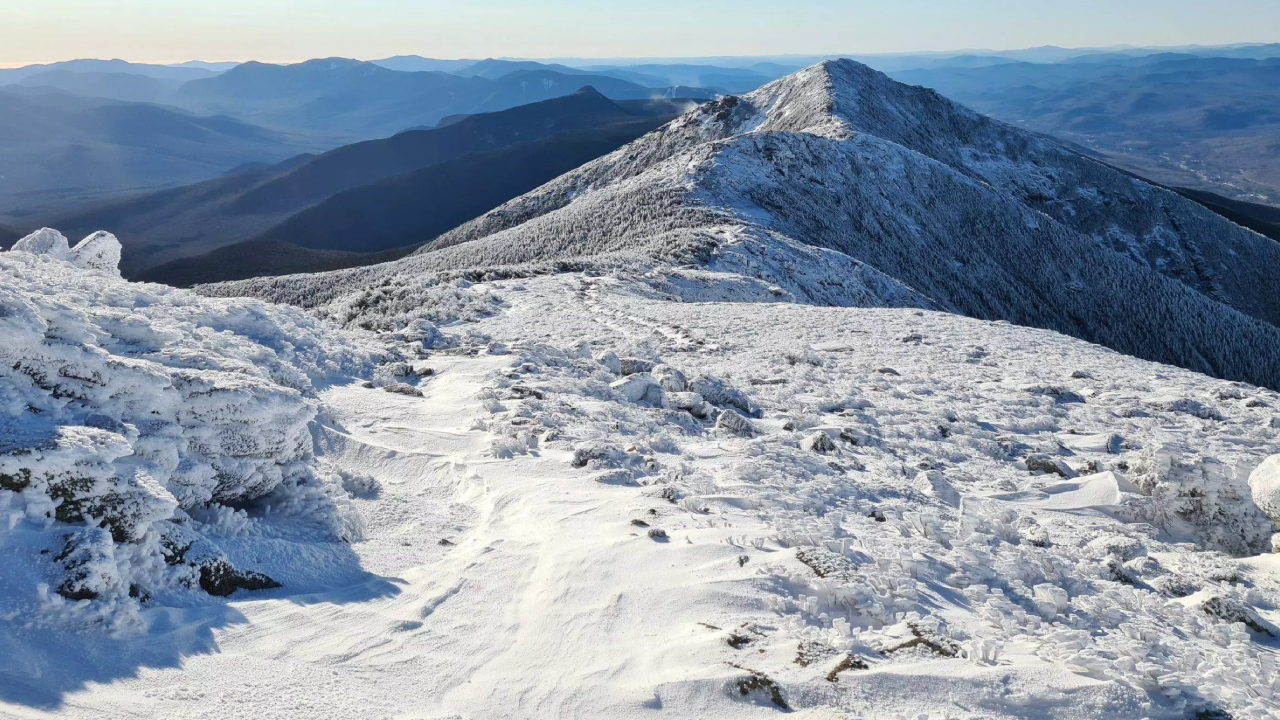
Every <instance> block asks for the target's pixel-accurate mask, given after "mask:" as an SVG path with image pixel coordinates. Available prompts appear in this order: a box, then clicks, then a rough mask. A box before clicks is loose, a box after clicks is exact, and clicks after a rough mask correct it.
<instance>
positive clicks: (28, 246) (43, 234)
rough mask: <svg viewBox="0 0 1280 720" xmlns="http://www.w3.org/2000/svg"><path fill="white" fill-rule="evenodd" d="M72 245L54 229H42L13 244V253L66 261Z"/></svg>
mask: <svg viewBox="0 0 1280 720" xmlns="http://www.w3.org/2000/svg"><path fill="white" fill-rule="evenodd" d="M70 250H71V245H70V244H69V243H68V242H67V238H66V236H64V235H63V234H62V233H60V232H58V231H57V230H54V229H52V228H40V229H39V230H37V231H35V232H33V233H31V234H30V235H28V236H26V237H24V238H22V239H21V240H19V241H17V242H16V243H14V244H13V248H12V251H13V252H24V253H31V254H32V255H47V256H48V257H51V258H54V259H55V260H66V259H67V253H68V252H70Z"/></svg>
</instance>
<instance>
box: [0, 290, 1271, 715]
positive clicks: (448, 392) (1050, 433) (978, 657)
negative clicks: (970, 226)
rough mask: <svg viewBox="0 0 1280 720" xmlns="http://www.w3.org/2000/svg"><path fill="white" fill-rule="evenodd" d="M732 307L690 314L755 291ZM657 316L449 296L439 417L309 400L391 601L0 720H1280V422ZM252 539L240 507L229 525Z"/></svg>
mask: <svg viewBox="0 0 1280 720" xmlns="http://www.w3.org/2000/svg"><path fill="white" fill-rule="evenodd" d="M713 275H714V274H713V273H709V272H706V271H699V272H698V273H694V272H693V271H687V272H686V275H684V276H682V284H680V285H679V287H674V288H668V290H674V291H675V292H680V293H684V292H686V291H688V287H689V284H690V283H692V284H694V285H696V286H697V287H698V288H703V290H700V292H702V291H705V288H708V287H713V286H714V287H720V288H733V287H735V285H734V283H735V282H736V281H735V280H734V278H733V276H723V277H721V278H719V279H720V280H721V281H722V282H720V283H716V280H717V278H715V277H713ZM663 281H664V282H670V280H669V278H664V279H663ZM654 282H655V278H648V279H644V278H609V277H599V276H594V277H593V276H591V275H586V274H582V273H566V274H559V275H551V276H543V277H537V278H530V279H509V280H502V281H496V282H490V283H486V284H483V285H472V286H469V287H467V286H466V283H461V284H459V285H457V286H455V287H454V288H453V290H454V292H455V295H454V298H455V301H457V302H458V306H459V307H461V306H467V307H484V308H487V310H488V312H487V314H485V315H480V314H476V315H474V316H472V317H470V319H467V320H464V321H460V322H458V323H456V324H455V325H453V326H452V327H449V328H446V330H445V334H444V335H443V336H441V337H436V336H435V335H434V334H433V333H430V332H429V329H428V328H424V327H422V326H419V327H417V328H415V329H414V330H413V332H411V333H408V334H399V335H395V334H393V335H388V336H384V339H383V341H384V342H385V343H387V348H388V351H389V352H396V353H405V354H408V350H409V349H410V348H411V347H415V346H413V345H412V344H411V343H410V344H406V341H410V340H414V339H418V340H419V341H420V340H421V339H426V340H428V344H429V345H432V346H434V347H439V348H443V349H440V350H425V351H422V350H421V348H422V347H423V346H422V345H418V346H416V347H418V348H419V349H420V350H419V352H421V353H422V354H424V355H426V356H427V357H426V358H424V359H421V360H418V361H415V362H416V363H417V364H419V365H422V364H427V365H430V367H431V368H432V369H433V373H432V374H431V375H429V376H427V377H424V378H421V379H418V380H410V381H409V382H410V383H412V385H413V387H414V388H415V389H416V391H417V392H418V393H421V395H422V396H421V397H419V396H417V395H416V394H415V393H412V392H400V393H387V392H384V391H382V390H379V389H376V388H365V387H362V386H361V385H360V384H359V383H351V384H346V385H331V386H328V387H323V388H321V389H320V390H319V391H318V393H317V396H316V399H317V400H318V401H319V402H320V403H321V404H322V405H323V407H324V412H323V414H322V416H321V417H319V418H318V421H317V423H316V425H317V429H316V432H315V438H316V443H315V447H316V452H317V453H319V454H320V456H321V458H322V459H323V460H324V462H325V463H329V464H331V467H333V468H334V469H335V471H341V473H343V475H344V476H345V477H346V478H347V479H348V481H347V483H346V489H347V494H348V495H349V496H350V500H349V502H350V503H351V504H352V505H353V506H354V507H355V508H356V509H357V510H358V511H359V513H360V515H361V516H362V518H363V525H364V529H365V534H364V539H363V540H361V541H359V542H355V543H353V544H351V545H350V550H351V552H352V553H353V554H354V555H355V557H356V558H357V559H358V562H359V565H360V567H361V568H362V569H363V570H364V571H365V572H367V573H369V574H370V576H366V577H360V576H351V577H345V576H340V577H338V578H333V577H329V578H323V579H322V581H321V582H317V583H311V584H301V585H299V586H298V587H291V583H290V582H289V581H286V582H285V583H284V584H285V587H284V588H282V589H278V590H273V591H268V592H267V593H258V594H257V595H258V598H255V597H254V595H252V594H251V595H240V596H236V597H235V598H233V599H232V600H233V601H234V602H233V603H232V604H231V606H230V608H228V610H230V609H234V612H228V611H223V610H219V609H218V607H217V606H194V607H193V606H191V605H190V602H189V601H187V603H186V604H184V603H180V602H174V601H173V600H170V599H168V598H165V599H153V600H151V601H150V602H148V603H147V604H146V605H145V606H144V607H143V608H142V609H141V611H140V618H141V619H142V621H143V623H144V627H145V630H144V631H143V634H142V635H141V636H138V635H129V636H122V637H120V638H118V639H112V638H110V637H104V636H103V635H102V634H100V633H88V634H83V635H80V636H77V637H75V638H74V640H73V641H72V640H64V643H65V644H64V645H62V646H60V647H62V648H65V647H67V646H73V647H77V648H80V649H82V650H83V651H84V652H85V653H87V654H88V655H90V656H92V657H95V658H102V657H111V658H114V659H113V660H112V661H111V662H107V661H104V660H101V659H99V660H96V661H95V662H94V663H93V665H92V667H93V672H88V671H84V670H81V669H80V668H79V666H74V665H73V669H74V670H78V672H76V671H70V672H69V671H66V670H63V671H62V672H48V674H46V675H45V676H42V677H39V678H35V677H32V676H31V674H30V671H27V670H25V669H24V668H25V667H26V665H24V664H23V661H21V660H14V661H11V662H9V664H7V665H4V664H0V677H3V678H4V679H5V681H6V683H9V684H10V685H6V684H2V683H0V687H9V686H11V684H12V683H13V678H15V677H16V678H21V681H22V683H25V684H26V686H28V687H32V688H36V689H37V690H39V691H43V692H46V693H48V692H50V690H51V689H56V690H58V691H59V692H57V693H56V694H55V698H56V700H47V701H45V702H44V703H40V702H36V701H32V700H30V699H29V698H30V697H32V695H33V694H34V692H35V691H32V693H30V694H28V695H23V694H22V693H20V692H14V691H12V690H10V691H8V692H6V691H4V690H0V700H4V701H6V702H7V703H8V704H7V705H0V708H4V709H5V710H8V711H9V712H11V713H12V714H14V715H15V716H17V717H51V716H57V717H85V718H88V717H104V716H105V717H126V716H135V715H143V716H152V717H166V718H225V717H227V716H228V715H229V714H230V715H231V716H236V714H240V715H246V716H248V715H252V716H255V717H281V718H312V717H392V718H400V717H406V718H410V717H411V718H455V717H461V718H622V717H649V716H653V717H673V718H724V719H726V720H728V719H733V720H738V719H741V718H753V717H769V716H773V715H776V714H779V713H782V712H784V711H788V710H789V711H791V713H792V714H795V715H796V716H798V717H808V718H824V719H825V718H860V717H894V716H897V717H920V716H921V714H923V715H924V716H925V717H930V718H963V719H970V718H975V719H976V718H1026V719H1030V718H1037V719H1039V718H1078V719H1080V720H1084V719H1086V718H1098V717H1107V718H1133V719H1134V720H1138V719H1139V718H1160V719H1165V718H1167V719H1169V720H1175V719H1176V720H1181V719H1182V718H1186V717H1195V716H1196V714H1197V713H1200V712H1204V713H1206V715H1202V717H1225V716H1226V715H1224V714H1222V713H1229V714H1230V716H1231V717H1237V718H1242V717H1257V718H1264V717H1272V716H1274V715H1275V713H1276V712H1277V711H1280V705H1278V704H1277V701H1276V698H1277V693H1278V692H1280V674H1277V662H1276V660H1277V658H1276V654H1277V647H1276V641H1275V639H1274V637H1273V635H1272V634H1273V633H1280V630H1278V629H1277V623H1280V563H1276V562H1274V561H1273V560H1272V558H1273V557H1276V556H1271V555H1262V556H1252V554H1253V553H1256V552H1259V551H1263V550H1266V549H1267V547H1268V545H1269V540H1270V534H1271V533H1272V532H1274V530H1275V527H1274V525H1273V524H1272V522H1271V521H1270V520H1269V519H1268V518H1267V517H1266V516H1265V515H1263V514H1262V513H1261V512H1260V511H1259V509H1258V507H1257V505H1256V504H1254V502H1253V501H1252V499H1251V496H1250V492H1249V485H1248V478H1249V476H1250V471H1251V470H1252V469H1253V467H1254V466H1256V465H1258V464H1259V463H1260V462H1261V461H1262V460H1263V459H1264V458H1265V457H1266V456H1268V455H1271V454H1274V453H1277V452H1280V430H1277V429H1276V426H1277V425H1280V420H1278V419H1277V418H1278V415H1277V413H1278V412H1280V395H1277V394H1276V393H1274V392H1271V391H1268V390H1262V389H1258V388H1255V387H1250V386H1247V385H1242V384H1236V383H1229V382H1225V381H1220V380H1214V379H1210V378H1207V377H1205V376H1202V375H1197V374H1194V373H1191V372H1188V371H1184V370H1180V369H1175V368H1170V367H1167V366H1161V365H1156V364H1152V363H1148V362H1143V361H1140V360H1135V359H1133V358H1128V357H1125V356H1122V355H1119V354H1117V353H1114V352H1112V351H1109V350H1106V349H1103V348H1100V347H1097V346H1093V345H1089V344H1086V343H1082V342H1079V341H1076V340H1072V339H1069V338H1066V337H1063V336H1061V335H1057V334H1055V333H1052V332H1048V331H1043V330H1032V329H1027V328H1020V327H1016V326H1012V325H1009V324H1005V323H989V322H983V321H977V320H971V319H966V318H962V317H959V316H956V315H953V314H945V313H939V312H932V311H918V310H911V309H886V310H873V309H850V308H821V307H812V306H805V305H802V304H795V303H772V304H768V305H761V304H749V303H741V302H716V303H690V302H677V301H676V300H677V298H678V297H679V296H678V295H674V294H669V293H668V292H665V291H658V290H655V289H654V288H653V283H654ZM179 297H181V296H179ZM464 298H465V299H466V300H467V301H466V302H462V299H464ZM277 312H282V313H283V312H284V311H277ZM328 332H329V333H332V338H329V339H325V340H323V342H325V343H334V342H338V340H335V339H333V338H342V337H344V333H341V332H339V331H336V330H329V331H328ZM266 521H267V516H264V515H263V509H262V507H261V506H256V507H251V508H249V512H248V515H247V517H245V518H243V519H241V520H239V521H237V522H238V523H264V522H266ZM229 524H231V523H229ZM248 537H249V538H250V539H251V540H252V541H253V542H258V538H259V537H262V536H261V535H259V534H258V533H253V534H250V535H249V536H248ZM249 542H250V541H248V540H246V541H245V545H246V546H247V545H248V544H249ZM320 547H324V546H323V545H320ZM255 567H262V566H255ZM94 602H96V601H80V603H79V604H80V605H83V606H92V605H93V603H94ZM17 617H18V618H19V619H20V620H19V621H21V619H22V618H25V617H26V616H24V615H17ZM8 631H9V632H11V633H12V637H16V638H17V640H16V641H15V640H13V639H12V637H11V639H10V640H9V641H8V643H9V644H8V645H7V648H16V650H15V651H14V652H10V653H5V654H2V655H0V657H4V658H6V659H7V658H19V657H21V658H27V657H31V656H32V655H35V656H37V657H41V658H42V659H46V663H45V665H44V666H43V667H45V668H46V669H48V668H57V667H58V666H57V663H56V662H48V661H47V659H48V658H49V656H50V653H48V652H46V651H43V650H41V649H40V648H41V646H39V645H37V644H36V641H38V640H43V639H44V636H43V635H40V634H33V635H28V634H26V633H25V631H22V632H19V631H17V630H8ZM139 637H140V638H142V639H144V641H145V643H146V644H147V646H148V647H160V648H164V649H165V651H164V652H160V653H153V654H149V653H144V652H141V651H140V650H139V649H138V648H139V647H140V646H139V644H138V641H137V638H139ZM24 642H25V643H27V644H24ZM33 645H34V648H33ZM64 652H65V650H64ZM121 658H122V659H121ZM53 659H54V660H61V661H62V662H66V659H65V657H64V656H59V655H53ZM550 659H554V660H550ZM0 662H2V661H0ZM90 681H92V682H90ZM1214 713H1218V714H1216V715H1215V714H1214Z"/></svg>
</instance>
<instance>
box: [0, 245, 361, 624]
mask: <svg viewBox="0 0 1280 720" xmlns="http://www.w3.org/2000/svg"><path fill="white" fill-rule="evenodd" d="M118 259H119V243H118V242H117V241H116V239H115V238H114V237H112V236H111V235H110V234H107V233H95V234H94V235H91V236H90V237H88V238H86V239H85V240H84V241H83V242H81V243H80V244H78V245H76V246H75V248H72V249H70V250H69V251H68V243H67V241H66V239H65V238H63V237H62V236H61V235H60V234H58V233H57V232H56V231H53V230H48V229H46V230H41V231H40V232H39V233H36V234H35V235H33V236H31V237H29V238H27V239H24V240H22V241H19V243H18V244H17V245H16V246H15V250H14V251H12V252H7V253H0V278H2V280H0V337H3V342H0V518H3V519H4V523H3V524H0V538H2V540H0V544H3V545H4V546H5V547H6V548H8V550H7V552H11V551H15V550H19V549H20V550H21V552H19V553H17V554H18V555H21V554H22V553H26V552H29V553H31V554H32V556H33V557H39V556H37V555H35V553H36V551H37V550H42V551H44V552H46V555H45V556H44V557H45V561H43V562H41V563H39V564H37V565H36V570H37V572H36V573H35V577H36V578H37V579H39V581H40V582H42V583H43V585H37V583H35V582H32V583H30V584H29V585H25V584H24V583H25V582H27V581H28V580H30V579H31V578H30V576H29V574H28V573H9V572H8V571H6V574H7V575H8V580H7V581H5V582H3V583H0V584H3V585H6V586H7V587H5V590H6V592H5V593H3V595H4V598H5V600H6V601H7V602H8V601H13V600H15V599H17V600H19V609H18V610H17V612H18V613H19V614H21V615H23V616H24V617H25V616H27V615H29V613H31V612H32V610H33V609H35V608H43V609H45V610H50V611H52V610H58V611H65V612H66V613H70V614H79V615H87V616H96V615H95V613H105V614H104V615H103V616H102V617H105V618H107V619H108V621H109V622H110V623H111V624H113V625H119V626H121V627H123V626H127V625H128V624H129V622H130V619H131V618H135V615H134V614H133V610H131V608H132V609H136V607H137V604H138V602H139V600H140V599H145V598H150V597H156V596H165V597H169V598H170V599H173V597H177V596H181V595H182V593H184V592H200V591H201V590H202V589H203V590H204V591H207V592H210V593H214V594H227V593H229V592H231V591H232V590H234V589H235V588H236V583H240V585H241V586H244V587H249V586H251V585H254V584H255V583H254V582H253V580H254V579H255V578H257V580H259V581H260V582H257V583H256V584H258V585H262V586H268V585H270V584H273V583H269V582H267V581H266V580H264V579H263V578H265V577H266V576H261V577H258V576H256V575H254V574H253V573H252V572H251V570H252V568H248V567H244V568H241V567H236V568H233V567H232V566H231V565H230V564H229V563H228V562H227V557H226V555H225V553H224V552H223V551H222V550H221V549H220V548H219V546H218V535H219V533H218V532H217V531H216V530H210V529H209V528H207V527H206V525H205V524H204V523H203V522H201V521H199V520H197V519H196V518H198V517H203V516H205V515H208V514H210V513H212V514H213V515H217V514H218V513H217V510H218V509H219V508H223V507H226V506H231V508H232V509H236V508H238V509H240V510H241V512H242V514H243V511H244V510H245V509H248V510H250V512H257V511H256V510H254V509H253V508H254V507H255V506H254V501H261V502H263V503H275V504H276V505H277V506H286V505H288V504H289V503H290V502H292V503H294V504H295V505H301V504H305V503H299V500H300V499H302V498H306V497H315V498H318V499H319V500H320V501H319V503H318V504H315V505H314V506H313V507H312V508H310V511H311V512H313V514H312V515H311V516H309V517H305V518H302V519H301V520H300V522H301V523H302V524H304V525H305V524H311V525H314V526H316V527H319V528H322V529H323V532H322V533H321V534H322V535H324V534H328V535H329V536H330V537H331V538H332V539H331V540H330V542H337V540H338V539H340V538H342V537H348V538H349V537H350V536H351V531H352V528H353V527H354V526H353V525H351V524H350V523H352V522H355V518H354V516H351V515H350V513H346V512H345V511H344V510H343V509H342V507H341V506H340V505H341V504H340V503H339V502H337V501H335V500H333V499H330V500H327V501H326V500H324V498H325V497H326V493H330V490H329V489H328V484H327V483H329V481H328V480H326V479H325V478H323V477H322V473H319V472H317V470H318V466H317V461H316V458H315V456H314V453H313V450H312V436H311V430H310V425H311V423H312V422H313V421H314V420H315V417H316V413H317V410H318V407H317V404H316V402H315V400H314V395H315V388H316V385H317V384H318V383H319V384H324V383H327V382H328V381H329V380H330V379H334V378H339V377H344V376H348V375H350V374H352V373H356V372H361V373H363V372H366V371H367V369H368V367H369V366H370V365H371V363H372V362H373V361H374V360H375V358H376V354H375V353H374V352H371V349H370V348H371V346H365V345H360V344H358V343H357V342H356V341H354V340H350V339H347V338H346V337H345V336H342V335H338V334H335V333H333V332H332V331H331V330H330V329H328V328H326V327H325V326H324V325H323V324H322V323H321V322H319V321H317V320H315V319H314V318H311V317H308V316H307V315H305V314H303V313H302V312H301V311H298V310H296V309H292V308H281V307H271V306H268V305H265V304H263V303H260V302H256V301H246V300H214V299H208V298H202V297H199V296H196V295H193V294H191V293H188V292H185V291H178V290H173V289H171V288H167V287H163V286H158V285H139V284H133V283H128V282H125V281H123V280H121V279H120V277H119V274H118V271H117V270H116V261H118ZM348 516H349V517H348ZM246 522H249V523H253V522H258V520H256V519H255V520H247V519H246ZM344 523H347V524H346V525H344ZM14 559H16V558H10V560H14ZM28 569H29V566H28ZM219 573H221V574H222V575H225V577H221V581H222V584H221V585H220V584H219V580H220V576H219ZM227 583H230V585H228V584H227ZM42 587H47V588H50V589H51V591H49V592H46V591H45V590H44V589H41V588H42ZM223 590H225V591H226V592H223ZM75 601H81V602H75ZM107 608H113V610H111V611H110V612H108V611H107ZM27 619H28V620H30V618H29V617H28V618H27Z"/></svg>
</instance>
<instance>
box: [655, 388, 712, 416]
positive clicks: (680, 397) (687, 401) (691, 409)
mask: <svg viewBox="0 0 1280 720" xmlns="http://www.w3.org/2000/svg"><path fill="white" fill-rule="evenodd" d="M662 400H663V404H664V406H665V407H668V408H670V409H672V410H684V411H686V412H688V413H689V414H690V415H693V416H694V417H696V418H698V419H699V420H705V419H707V418H709V417H711V416H712V415H715V414H716V412H717V411H716V409H715V407H714V406H712V405H711V404H710V403H708V402H707V401H705V400H703V399H702V396H701V395H699V394H698V393H695V392H664V393H663V394H662Z"/></svg>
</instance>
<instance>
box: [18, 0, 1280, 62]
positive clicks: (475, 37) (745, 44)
mask: <svg viewBox="0 0 1280 720" xmlns="http://www.w3.org/2000/svg"><path fill="white" fill-rule="evenodd" d="M1278 40H1280V0H1058V1H1053V2H1050V1H1045V0H880V1H878V2H876V1H872V0H775V1H772V2H766V1H764V0H645V1H644V2H628V1H624V0H450V1H445V0H360V1H358V2H357V1H355V0H0V64H3V65H15V64H23V63H31V62H50V61H56V60H65V59H70V58H79V57H96V58H109V57H121V58H124V59H126V60H134V61H141V62H172V61H179V60H188V59H202V60H247V59H257V60H265V61H275V62H281V61H294V60H302V59H306V58H311V57H324V56H344V57H357V58H363V59H374V58H380V57H385V56H388V55H398V54H418V55H426V56H432V57H446V58H454V57H489V56H509V57H517V56H518V57H567V56H575V57H642V56H666V57H671V56H699V55H766V54H783V53H799V54H824V53H836V52H841V53H850V54H854V53H885V52H905V51H916V50H954V49H962V48H990V49H1013V48H1022V47H1028V46H1037V45H1046V44H1052V45H1063V46H1072V47H1080V46H1108V45H1116V44H1132V45H1186V44H1196V43H1198V44H1205V45H1210V44H1225V43H1233V42H1269V41H1278Z"/></svg>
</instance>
